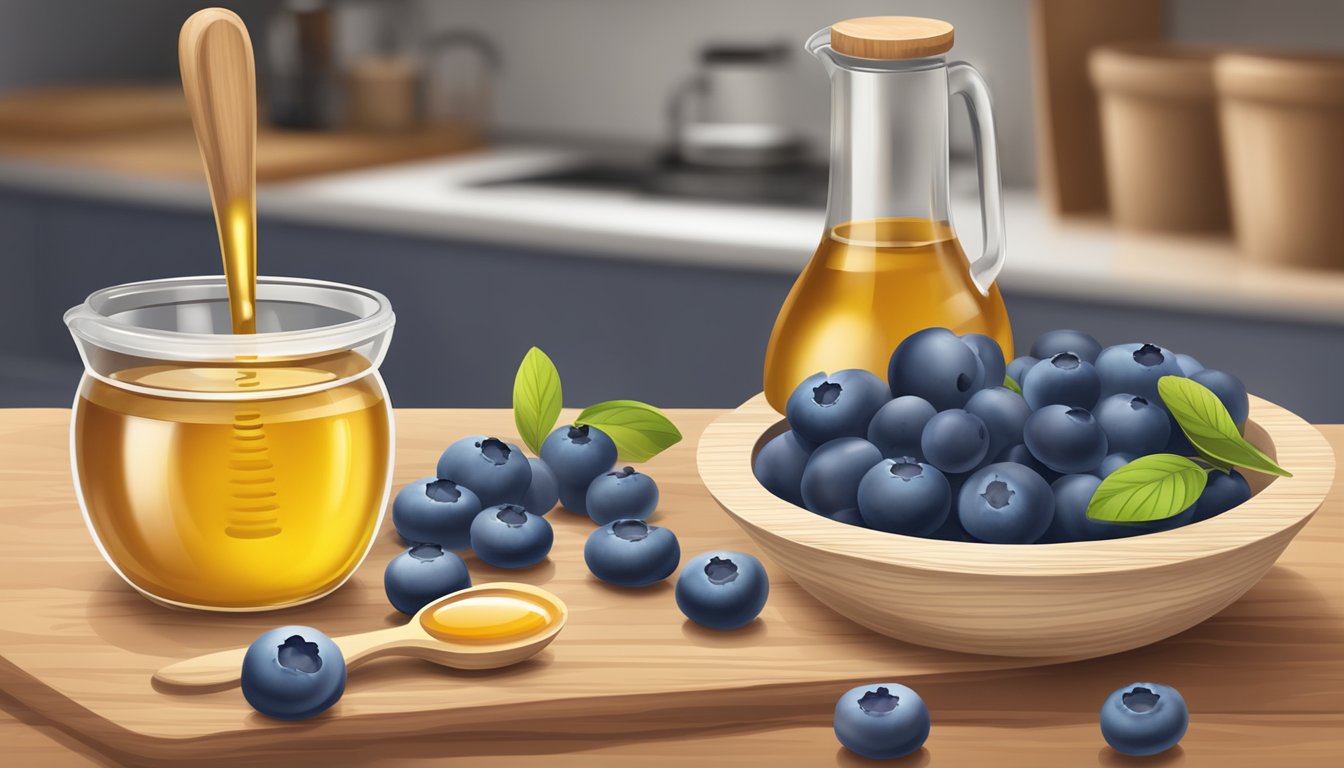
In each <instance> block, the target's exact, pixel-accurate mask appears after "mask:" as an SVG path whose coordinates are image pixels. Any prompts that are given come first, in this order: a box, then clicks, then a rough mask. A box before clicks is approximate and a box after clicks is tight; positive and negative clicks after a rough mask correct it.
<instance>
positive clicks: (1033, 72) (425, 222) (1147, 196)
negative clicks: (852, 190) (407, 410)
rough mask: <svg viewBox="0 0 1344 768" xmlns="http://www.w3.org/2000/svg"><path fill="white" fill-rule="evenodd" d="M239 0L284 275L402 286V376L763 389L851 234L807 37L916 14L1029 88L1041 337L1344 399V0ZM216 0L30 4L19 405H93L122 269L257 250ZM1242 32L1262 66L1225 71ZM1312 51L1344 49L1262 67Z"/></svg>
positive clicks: (18, 2) (7, 219) (999, 111)
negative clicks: (192, 21) (93, 335)
mask: <svg viewBox="0 0 1344 768" xmlns="http://www.w3.org/2000/svg"><path fill="white" fill-rule="evenodd" d="M219 4H220V5H224V6H227V7H229V8H232V9H234V10H235V11H237V12H238V13H239V14H240V15H241V16H242V17H243V19H244V20H245V21H246V23H247V25H248V27H249V29H250V30H251V31H252V34H253V41H254V46H255V48H256V52H257V57H258V69H259V73H258V85H259V90H260V91H261V94H262V95H261V101H262V111H263V114H264V115H266V117H263V127H262V132H261V136H260V146H259V151H258V163H259V169H258V176H259V181H260V183H261V187H260V193H259V203H258V207H259V213H260V222H261V228H260V268H261V272H262V273H263V274H277V275H296V276H305V277H315V278H322V279H328V280H336V281H342V282H349V283H356V284H359V285H364V286H368V287H372V288H374V289H376V290H379V291H382V292H384V293H386V294H387V295H388V296H389V297H390V298H391V300H392V303H393V306H394V308H395V310H396V312H397V317H398V322H397V329H396V333H395V337H394V339H393V344H392V347H391V351H390V352H389V354H388V357H387V360H386V363H385V365H384V368H383V371H384V375H385V377H386V380H387V383H388V386H389V389H390V390H391V393H392V398H393V402H394V403H395V404H397V405H399V406H417V407H418V406H504V405H507V404H508V401H509V396H510V391H511V382H512V376H513V372H514V369H515V367H516V365H517V363H518V361H519V360H520V359H521V358H522V356H523V354H524V353H525V352H526V350H527V349H528V347H530V346H532V345H537V346H540V347H542V348H544V349H545V350H546V351H547V352H548V353H549V354H550V355H551V357H552V358H553V359H554V360H555V361H556V362H557V364H558V366H559V368H560V370H561V373H562V375H563V377H564V384H565V394H566V400H567V402H568V404H570V405H583V404H587V403H589V402H594V401H597V400H601V399H606V398H613V397H623V398H638V399H643V400H647V401H650V402H653V403H656V404H659V405H663V406H706V407H709V406H714V407H723V406H733V405H736V404H738V403H739V402H741V401H742V400H744V399H746V398H747V397H749V396H750V395H751V394H753V393H755V392H756V391H758V390H759V389H760V381H761V368H762V361H763V357H764V350H765V344H766V340H767V338H768V336H769V332H770V328H771V326H772V324H773V322H774V319H775V315H776V312H777V311H778V309H779V306H780V304H781V302H782V301H783V299H784V297H785V295H786V293H787V292H788V289H789V287H790V285H791V284H792V282H793V279H794V277H795V276H796V275H797V273H798V271H799V270H800V269H801V268H802V267H803V265H804V264H806V262H807V260H808V258H809V257H810V256H811V254H812V251H813V249H814V247H815V246H816V243H817V241H818V239H819V238H820V236H821V234H822V220H823V213H824V208H825V178H826V169H825V157H826V148H827V131H828V120H829V111H830V103H829V89H828V84H827V81H826V78H825V75H824V73H823V71H822V68H821V67H820V66H819V65H818V64H817V62H815V61H813V60H812V59H811V58H810V57H808V56H807V55H806V54H804V53H803V51H802V43H803V41H804V40H805V39H806V38H807V37H808V36H809V35H810V34H811V33H812V32H814V31H815V30H817V29H819V28H822V27H824V26H827V25H829V24H830V23H832V22H834V21H837V20H840V19H843V18H848V17H854V16H865V15H879V14H900V15H928V16H937V17H941V18H945V19H947V20H949V21H951V22H952V23H953V24H954V25H955V26H956V47H955V48H954V49H953V52H952V55H951V58H954V59H965V60H968V61H970V62H971V63H973V64H974V65H975V66H976V67H977V68H979V70H980V71H981V72H982V73H983V74H984V76H985V78H986V80H987V81H988V83H989V86H990V89H991V90H992V92H993V96H994V107H995V112H996V117H997V121H998V144H999V151H1000V157H1001V161H1002V170H1003V178H1004V183H1005V185H1006V190H1005V191H1006V215H1007V238H1008V240H1007V242H1008V257H1007V266H1006V268H1005V270H1004V272H1003V274H1002V276H1001V277H1000V285H1001V287H1002V289H1003V292H1004V295H1005V297H1006V300H1007V303H1008V308H1009V311H1010V313H1011V316H1012V320H1013V325H1014V329H1015V333H1016V337H1017V341H1018V345H1019V351H1021V352H1025V351H1026V349H1027V348H1028V346H1029V345H1030V342H1031V340H1032V339H1033V338H1034V337H1035V336H1036V334H1037V333H1039V332H1041V331H1043V330H1045V329H1048V328H1053V327H1077V328H1081V329H1085V330H1088V331H1091V332H1092V333H1094V334H1095V335H1097V336H1098V337H1099V338H1100V339H1101V340H1102V342H1103V343H1117V342H1123V341H1149V340H1151V341H1155V342H1158V343H1162V344H1164V345H1167V346H1170V347H1172V348H1174V349H1176V350H1179V351H1185V352H1190V353H1192V354H1194V355H1195V356H1196V357H1198V358H1199V359H1200V360H1201V361H1203V363H1204V364H1205V365H1208V366H1211V367H1222V368H1226V369H1228V370H1231V371H1233V372H1236V373H1237V374H1239V375H1241V376H1242V377H1243V378H1244V379H1245V381H1246V383H1247V384H1248V386H1249V387H1250V389H1251V390H1252V391H1254V392H1256V393H1258V394H1261V395H1263V396H1266V397H1268V398H1270V399H1273V400H1275V401H1278V402H1280V403H1281V404H1283V405H1285V406H1288V407H1290V408H1292V409H1294V410H1296V411H1298V412H1299V413H1301V414H1302V415H1304V416H1305V417H1307V418H1309V419H1311V420H1313V421H1318V422H1344V389H1341V384H1340V382H1341V381H1342V380H1344V249H1341V248H1340V247H1339V245H1338V244H1337V243H1336V239H1335V236H1334V235H1335V233H1334V228H1335V227H1337V226H1338V225H1339V221H1340V220H1341V219H1344V74H1342V73H1344V64H1341V63H1340V60H1339V59H1338V58H1334V57H1339V56H1344V3H1340V2H1335V1H1334V0H1272V1H1271V0H1167V1H1166V2H1160V1H1157V0H1117V1H1116V2H1104V1H1103V0H1096V1H1095V2H1085V1H1076V0H886V1H885V2H878V1H873V0H833V1H832V2H826V3H820V2H814V1H807V0H679V2H659V1H656V0H442V1H435V2H430V1H429V0H401V1H397V0H344V1H336V0H333V1H331V2H323V1H322V0H288V1H282V0H246V1H245V2H221V3H219ZM197 7H198V5H196V4H194V3H184V2H181V1H180V0H118V2H104V1H103V0H5V2H4V3H0V242H2V243H3V264H4V272H3V275H0V323H3V327H4V329H5V332H4V333H3V334H0V406H34V405H44V406H65V405H68V404H69V402H70V400H71V398H72V396H73V393H74V389H75V383H76V380H77V378H78V375H79V359H78V356H77V355H76V353H75V350H74V346H73V344H72V343H71V342H70V339H69V337H68V335H67V333H66V330H65V327H64V325H63V324H62V322H61V315H62V313H63V312H64V311H65V310H66V309H67V308H68V307H70V306H72V305H74V304H77V303H79V302H80V301H81V300H83V298H84V297H85V296H86V295H87V294H88V293H89V292H91V291H93V290H95V289H97V288H100V287H104V286H108V285H113V284H116V283H122V282H128V281H133V280H140V279H148V278H157V277H165V276H173V275H193V274H204V273H218V272H219V271H220V258H219V253H218V244H217V240H216V235H215V228H214V223H213V219H212V217H211V213H210V208H209V200H208V197H207V194H206V189H205V187H204V184H203V181H202V177H201V172H200V169H199V165H200V161H199V157H198V155H197V152H196V148H195V144H194V141H193V138H192V135H191V128H190V123H189V120H188V117H187V114H186V111H185V106H184V105H183V103H182V98H181V91H180V87H179V86H178V84H177V31H178V27H179V26H180V25H181V23H182V21H183V20H184V19H185V18H186V17H187V16H188V15H190V14H191V13H192V12H193V11H195V10H196V9H197ZM1130 41H1138V42H1140V43H1142V44H1141V45H1117V44H1126V43H1129V42H1130ZM1160 41H1166V42H1165V43H1163V42H1160ZM1108 45H1110V46H1112V47H1111V48H1109V49H1106V50H1102V48H1103V47H1104V46H1108ZM1173 45H1175V46H1179V47H1178V48H1172V46H1173ZM1190 46H1198V47H1199V48H1198V49H1197V50H1196V51H1195V52H1194V53H1191V52H1190V50H1191V49H1190V48H1189V47H1190ZM1230 50H1242V51H1250V52H1252V53H1253V54H1254V55H1253V56H1251V57H1250V58H1251V59H1252V61H1251V62H1250V63H1249V64H1247V63H1245V62H1243V64H1244V67H1243V69H1245V70H1246V71H1245V72H1239V71H1230V72H1228V73H1221V72H1220V73H1219V74H1218V77H1217V78H1215V77H1214V74H1213V70H1214V69H1215V66H1214V63H1213V62H1214V59H1213V55H1214V54H1216V53H1220V52H1226V51H1230ZM1294 51H1312V52H1315V53H1316V54H1321V55H1319V56H1314V57H1312V58H1303V59H1294V60H1289V61H1290V64H1289V66H1288V69H1287V70H1286V71H1279V70H1277V69H1275V68H1274V67H1273V66H1272V63H1273V62H1272V61H1271V64H1270V65H1266V67H1265V68H1263V71H1261V70H1257V69H1256V66H1258V65H1257V64H1256V60H1257V57H1264V56H1265V55H1268V56H1269V57H1270V58H1271V59H1274V60H1277V58H1276V57H1278V56H1279V55H1280V54H1283V53H1291V52H1294ZM1243 76H1244V77H1245V78H1246V79H1247V80H1248V82H1240V81H1239V80H1238V79H1237V78H1238V77H1243ZM1276 77H1277V78H1280V79H1285V78H1286V79H1287V80H1288V81H1290V82H1289V85H1287V86H1283V85H1276V84H1275V83H1276V82H1277V81H1276V80H1275V78H1276ZM1215 79H1216V80H1217V82H1216V83H1215ZM1257 88H1259V89H1260V90H1262V91H1264V90H1268V91H1271V92H1272V93H1273V94H1274V95H1275V98H1273V99H1269V100H1268V101H1272V102H1273V104H1270V105H1269V106H1265V103H1264V102H1265V99H1261V100H1259V101H1256V100H1255V98H1253V97H1254V95H1255V92H1256V89H1257ZM1247 94H1250V95H1247ZM1239 100H1240V101H1239ZM1250 102H1253V103H1251V105H1250V106H1247V103H1250ZM954 109H955V112H954V115H953V118H952V122H953V124H954V126H955V127H954V130H953V134H952V140H953V211H954V216H955V224H956V225H957V226H958V231H959V234H960V235H961V237H962V241H963V244H964V245H965V246H966V250H967V251H968V252H969V253H978V252H979V226H980V223H979V214H978V202H977V200H976V183H977V182H976V178H975V173H974V170H973V165H972V154H971V153H972V149H971V137H970V133H969V130H967V120H966V117H965V114H964V110H963V109H962V108H961V107H960V105H957V106H956V107H955V108H954ZM1219 109H1223V110H1224V114H1223V118H1224V120H1223V122H1222V123H1219V122H1218V119H1217V112H1218V110H1219ZM1238 110H1240V111H1238ZM1220 148H1221V149H1220ZM1108 170H1109V174H1108V173H1107V171H1108Z"/></svg>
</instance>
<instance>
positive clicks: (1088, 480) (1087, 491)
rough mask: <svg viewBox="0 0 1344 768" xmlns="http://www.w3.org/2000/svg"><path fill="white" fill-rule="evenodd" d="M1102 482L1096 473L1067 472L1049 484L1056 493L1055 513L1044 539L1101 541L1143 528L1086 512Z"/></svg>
mask: <svg viewBox="0 0 1344 768" xmlns="http://www.w3.org/2000/svg"><path fill="white" fill-rule="evenodd" d="M1099 485H1101V478H1099V477H1097V476H1095V475H1065V476H1063V477H1061V478H1059V479H1058V480H1056V481H1055V482H1054V483H1052V484H1051V485H1050V491H1051V493H1053V494H1054V497H1055V516H1054V518H1053V519H1052V520H1051V521H1050V527H1049V528H1048V529H1046V532H1045V536H1044V537H1043V540H1044V541H1050V542H1062V541H1098V540H1100V539H1119V538H1123V537H1125V536H1133V535H1134V534H1136V533H1141V532H1142V531H1139V530H1136V529H1135V528H1134V527H1133V526H1131V525H1127V524H1125V523H1108V522H1106V521H1104V520H1094V519H1092V518H1090V517H1088V516H1087V505H1088V503H1089V502H1091V501H1092V494H1094V493H1096V492H1097V486H1099Z"/></svg>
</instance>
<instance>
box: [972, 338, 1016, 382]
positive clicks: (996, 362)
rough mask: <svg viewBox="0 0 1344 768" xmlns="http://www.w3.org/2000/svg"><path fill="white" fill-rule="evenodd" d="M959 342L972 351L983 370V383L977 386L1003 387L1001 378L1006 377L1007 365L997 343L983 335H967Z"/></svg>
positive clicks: (1001, 349)
mask: <svg viewBox="0 0 1344 768" xmlns="http://www.w3.org/2000/svg"><path fill="white" fill-rule="evenodd" d="M961 341H962V343H963V344H965V345H966V346H968V347H970V348H971V349H972V350H974V352H975V355H976V357H979V358H980V366H981V367H982V368H984V369H985V376H984V382H983V383H982V384H980V385H979V386H985V387H1000V386H1003V378H1004V377H1005V376H1007V375H1008V365H1007V362H1006V361H1005V360H1004V359H1003V348H1002V347H1000V346H999V342H997V341H995V340H994V339H993V337H990V336H986V335H985V334H983V333H968V334H966V335H965V336H962V337H961ZM978 388H979V387H977V389H978Z"/></svg>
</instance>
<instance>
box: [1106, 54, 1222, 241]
mask: <svg viewBox="0 0 1344 768" xmlns="http://www.w3.org/2000/svg"><path fill="white" fill-rule="evenodd" d="M1088 65H1089V73H1090V74H1091V77H1092V83H1093V85H1094V86H1095V87H1096V89H1097V92H1098V95H1099V99H1100V109H1101V133H1102V148H1103V154H1104V156H1105V165H1106V187H1107V193H1108V195H1109V197H1110V208H1111V216H1112V218H1113V220H1114V221H1115V223H1116V224H1117V225H1118V226H1121V227H1125V228H1127V229H1138V230H1156V231H1167V232H1199V231H1219V230H1226V229H1227V228H1228V203H1227V185H1226V182H1225V180H1224V174H1223V156H1222V149H1221V144H1220V139H1219V131H1218V111H1217V104H1216V99H1215V91H1214V87H1213V53H1212V52H1211V51H1209V50H1205V49H1198V48H1189V47H1178V46H1173V45H1171V44H1168V43H1161V42H1145V43H1125V44H1116V45H1106V46H1102V47H1100V48H1097V49H1096V50H1094V51H1093V52H1092V55H1091V56H1090V57H1089V61H1088Z"/></svg>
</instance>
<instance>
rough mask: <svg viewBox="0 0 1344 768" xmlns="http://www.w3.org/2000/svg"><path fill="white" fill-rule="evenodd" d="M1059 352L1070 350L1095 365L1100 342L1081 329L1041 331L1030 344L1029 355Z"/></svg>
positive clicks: (1044, 356) (1045, 356)
mask: <svg viewBox="0 0 1344 768" xmlns="http://www.w3.org/2000/svg"><path fill="white" fill-rule="evenodd" d="M1060 352H1070V353H1072V354H1074V355H1076V356H1077V357H1078V359H1080V360H1084V361H1086V362H1088V363H1092V364H1094V365H1095V364H1096V362H1097V357H1098V356H1099V355H1100V354H1101V344H1099V343H1098V342H1097V340H1096V339H1094V338H1092V337H1091V336H1089V335H1088V334H1086V333H1083V332H1082V331H1072V330H1068V329H1060V330H1055V331H1046V332H1045V333H1042V334H1041V335H1040V336H1037V337H1036V341H1035V342H1034V343H1033V344H1032V345H1031V356H1032V357H1034V358H1036V359H1038V360H1046V359H1049V358H1051V357H1054V356H1055V355H1058V354H1059V353H1060ZM1018 383H1019V384H1020V383H1021V382H1018Z"/></svg>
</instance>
